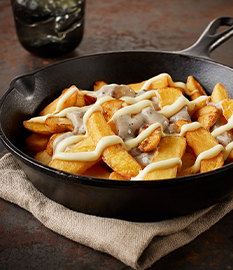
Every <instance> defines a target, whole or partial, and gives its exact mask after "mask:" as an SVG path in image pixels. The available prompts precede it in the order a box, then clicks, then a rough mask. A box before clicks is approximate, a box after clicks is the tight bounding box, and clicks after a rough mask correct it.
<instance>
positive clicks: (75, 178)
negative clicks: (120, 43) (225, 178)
mask: <svg viewBox="0 0 233 270" xmlns="http://www.w3.org/2000/svg"><path fill="white" fill-rule="evenodd" d="M129 53H130V54H136V53H137V54H138V53H144V54H147V53H152V54H154V53H155V54H166V55H177V56H185V57H187V58H189V59H195V60H197V61H203V62H207V63H211V64H214V65H217V66H221V67H223V68H227V69H230V70H231V71H233V68H232V67H231V66H229V65H225V64H222V63H220V62H218V61H216V60H213V59H211V58H209V57H208V56H206V57H204V56H197V55H190V54H188V53H186V52H185V51H177V52H176V51H159V50H153V51H152V50H151V51H150V50H149V51H148V50H130V51H129V50H120V51H107V52H97V53H93V54H88V55H83V56H76V57H71V58H68V59H64V60H61V61H58V62H55V63H52V64H49V65H47V66H45V67H42V68H39V69H37V70H35V71H32V72H28V73H25V74H22V75H19V76H16V77H15V78H13V79H12V81H11V82H10V85H9V88H8V90H7V91H6V92H5V93H4V94H3V96H2V97H1V99H0V139H1V141H2V142H3V144H4V146H5V147H6V148H7V149H8V150H9V152H11V153H12V154H13V156H14V157H15V158H18V159H19V160H20V161H21V162H23V163H24V164H26V165H28V166H29V167H32V168H33V169H36V170H39V171H41V172H42V173H48V174H49V175H51V176H55V177H57V179H58V180H59V181H63V180H65V181H68V182H71V183H74V184H83V185H92V186H93V185H94V186H103V187H108V186H109V187H114V186H117V187H118V188H119V187H122V188H123V187H124V188H125V187H129V188H138V187H143V188H151V187H159V188H161V187H162V188H166V187H167V185H168V186H169V187H171V186H172V185H179V184H180V185H182V184H183V183H184V182H186V183H187V182H189V183H190V182H192V181H196V180H197V178H198V180H201V179H202V178H204V179H206V178H208V177H211V176H212V175H214V174H218V173H221V172H223V171H226V170H230V169H232V168H233V163H230V164H226V165H224V166H223V167H221V168H218V169H216V170H213V171H210V172H205V173H197V174H194V175H189V176H182V177H176V178H170V179H160V180H151V181H144V180H135V181H121V180H111V179H105V178H95V177H89V176H85V175H78V174H73V173H68V172H65V171H62V170H59V169H54V168H52V167H49V166H47V165H44V164H42V163H40V162H38V161H36V160H35V159H33V158H32V157H30V156H29V155H27V154H26V153H24V152H23V151H21V150H20V149H19V148H17V147H16V146H15V145H14V144H13V143H11V142H10V140H9V139H8V138H7V136H6V135H5V134H4V132H3V129H2V125H1V112H2V105H3V104H4V101H5V99H6V98H7V96H8V95H9V94H10V93H11V92H12V91H13V90H14V83H15V82H16V81H17V80H20V79H22V78H25V77H28V76H35V75H36V74H37V73H39V72H42V71H44V70H47V69H50V68H53V67H54V66H59V65H63V64H64V63H68V62H73V61H78V60H79V59H85V58H86V59H88V58H94V57H101V56H107V55H117V54H129ZM201 181H203V180H201Z"/></svg>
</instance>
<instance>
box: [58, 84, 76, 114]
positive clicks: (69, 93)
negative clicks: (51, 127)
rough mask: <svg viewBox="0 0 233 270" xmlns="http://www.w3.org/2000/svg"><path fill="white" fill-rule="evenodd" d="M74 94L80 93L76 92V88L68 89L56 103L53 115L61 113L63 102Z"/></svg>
mask: <svg viewBox="0 0 233 270" xmlns="http://www.w3.org/2000/svg"><path fill="white" fill-rule="evenodd" d="M75 92H78V93H80V91H79V90H78V88H77V87H76V86H71V87H70V88H69V90H67V91H66V92H65V94H64V96H62V97H61V98H60V99H59V100H58V102H57V106H56V110H55V113H57V112H59V111H61V108H62V106H63V104H64V103H65V101H66V100H67V99H68V98H69V97H70V96H72V95H73V93H75Z"/></svg>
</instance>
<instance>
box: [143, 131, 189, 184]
mask: <svg viewBox="0 0 233 270" xmlns="http://www.w3.org/2000/svg"><path fill="white" fill-rule="evenodd" d="M185 149H186V140H185V138H184V137H180V136H168V137H163V138H161V140H160V143H159V145H158V148H157V150H156V151H155V153H154V157H153V160H152V163H153V162H157V161H163V160H167V159H170V158H180V159H181V158H182V156H183V155H184V152H185ZM178 168H179V165H174V166H173V167H169V168H165V169H156V170H154V171H152V172H149V173H147V174H146V177H145V180H158V179H168V178H174V177H176V175H177V171H178Z"/></svg>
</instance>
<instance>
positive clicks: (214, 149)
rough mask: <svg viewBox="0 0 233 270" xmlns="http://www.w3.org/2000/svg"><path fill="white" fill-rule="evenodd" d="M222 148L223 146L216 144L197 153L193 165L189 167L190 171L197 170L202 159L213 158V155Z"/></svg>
mask: <svg viewBox="0 0 233 270" xmlns="http://www.w3.org/2000/svg"><path fill="white" fill-rule="evenodd" d="M223 150H224V147H223V146H222V145H220V144H217V145H215V146H214V147H212V148H210V149H208V150H206V151H204V152H202V153H201V154H200V155H198V157H197V158H196V161H195V163H194V165H193V166H192V167H191V168H190V169H191V171H192V172H193V173H196V172H198V171H199V169H200V166H201V161H202V160H204V159H210V158H213V157H215V156H217V155H218V154H219V153H220V152H221V151H223Z"/></svg>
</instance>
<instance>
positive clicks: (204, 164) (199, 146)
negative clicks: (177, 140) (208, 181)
mask: <svg viewBox="0 0 233 270" xmlns="http://www.w3.org/2000/svg"><path fill="white" fill-rule="evenodd" d="M185 124H188V121H184V120H181V119H180V120H178V121H177V126H178V127H179V128H181V127H182V126H183V125H185ZM185 138H186V140H187V143H188V145H189V146H190V147H191V148H192V149H193V151H194V153H195V155H196V156H198V155H199V154H201V153H202V152H204V151H206V150H209V149H211V148H212V147H214V146H216V145H217V144H218V142H217V141H216V139H215V138H214V137H213V136H212V135H211V133H210V132H209V131H207V130H206V129H205V128H203V127H200V128H198V129H195V130H192V131H187V132H186V134H185ZM203 142H204V143H203ZM223 165H224V156H223V153H222V152H220V153H219V154H218V155H217V156H215V157H213V158H211V159H205V160H202V161H201V167H200V172H208V171H211V170H215V169H217V168H220V167H222V166H223Z"/></svg>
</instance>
